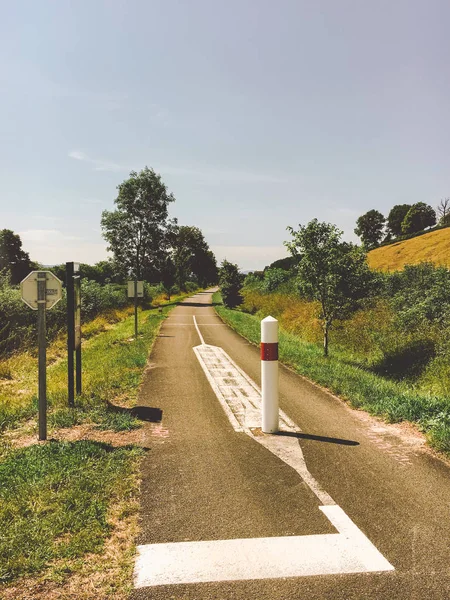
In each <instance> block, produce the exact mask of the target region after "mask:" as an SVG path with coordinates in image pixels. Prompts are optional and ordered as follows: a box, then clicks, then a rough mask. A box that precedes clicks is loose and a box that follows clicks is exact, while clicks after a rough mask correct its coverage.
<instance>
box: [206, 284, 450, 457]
mask: <svg viewBox="0 0 450 600" xmlns="http://www.w3.org/2000/svg"><path fill="white" fill-rule="evenodd" d="M213 302H214V303H216V306H215V309H216V311H217V314H218V315H219V316H220V317H221V318H222V319H223V321H225V323H227V324H228V325H229V326H230V327H232V329H234V330H235V331H236V332H237V333H239V334H240V335H242V336H243V337H245V338H246V339H247V340H248V341H250V342H252V343H253V344H259V342H260V319H259V317H257V316H254V315H250V314H247V313H243V312H241V311H239V310H232V309H228V308H225V307H224V306H223V304H222V301H221V296H220V293H219V292H217V293H216V294H214V296H213ZM279 342H280V345H279V357H280V361H281V362H283V363H284V364H286V365H288V366H290V367H291V368H292V369H293V370H295V371H296V372H297V373H299V374H300V375H303V376H305V377H308V378H309V379H311V380H312V381H315V382H316V383H318V384H320V385H322V386H323V387H326V388H328V389H329V390H330V391H332V392H333V393H335V394H336V395H338V396H339V397H340V398H342V399H344V400H346V401H347V402H349V404H350V405H351V406H353V407H354V408H360V409H363V410H366V411H367V412H369V413H371V414H373V415H378V416H381V417H383V418H384V419H386V420H387V421H389V422H391V423H396V422H400V421H411V422H414V423H417V424H418V425H419V427H420V428H421V429H422V431H424V432H425V433H426V435H427V438H428V441H429V443H430V445H431V446H432V447H434V448H435V449H436V450H439V451H442V452H446V453H447V454H450V400H449V399H447V398H440V397H436V396H432V395H425V394H423V393H420V392H417V391H416V390H414V388H412V387H411V386H408V385H407V384H405V383H401V382H400V383H397V382H394V381H389V380H387V379H384V378H383V377H381V376H378V375H375V374H373V373H370V372H368V371H366V370H364V369H361V368H358V367H357V366H354V365H351V364H348V362H346V361H344V360H343V359H342V358H340V357H339V355H337V354H336V355H331V356H330V357H329V358H325V357H324V356H323V352H322V349H321V348H319V347H318V346H316V345H315V344H311V343H307V342H304V341H302V340H301V339H300V338H299V337H297V336H295V335H293V334H291V333H287V332H285V331H283V329H281V328H280V333H279Z"/></svg>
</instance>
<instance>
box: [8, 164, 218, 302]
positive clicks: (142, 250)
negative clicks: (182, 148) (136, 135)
mask: <svg viewBox="0 0 450 600" xmlns="http://www.w3.org/2000/svg"><path fill="white" fill-rule="evenodd" d="M117 189H118V195H117V197H116V199H115V201H114V202H115V206H116V208H115V210H112V211H108V210H105V211H103V213H102V218H101V228H102V234H103V237H104V239H105V240H106V241H107V242H108V250H109V251H111V252H112V254H113V257H112V258H111V259H109V260H105V261H100V262H98V263H97V264H95V265H88V264H81V266H80V273H81V276H82V277H84V278H86V279H90V280H92V281H96V282H97V283H100V284H109V283H117V284H119V283H120V284H123V283H125V281H127V279H135V278H136V279H138V280H145V281H147V282H149V283H154V284H161V285H162V286H163V288H164V290H165V292H166V293H167V294H168V296H169V298H170V295H171V293H172V292H173V291H174V289H175V288H177V289H178V290H181V291H184V290H185V289H186V284H187V282H189V281H193V282H195V283H197V284H198V286H200V287H205V286H207V285H208V284H215V283H217V279H218V268H217V264H216V259H215V256H214V254H213V252H212V251H211V250H210V248H209V246H208V244H207V242H206V240H205V238H204V236H203V233H202V231H201V230H200V229H199V228H198V227H195V226H189V225H180V224H179V223H178V222H177V220H176V219H171V218H169V212H168V207H169V204H171V203H172V202H174V201H175V198H174V196H173V194H171V193H169V192H168V190H167V187H166V185H165V184H164V182H163V181H162V179H161V176H160V175H159V174H157V173H155V171H154V170H153V169H149V168H148V167H145V168H144V169H143V170H142V171H140V172H139V173H138V172H135V171H132V172H131V173H130V176H129V178H128V179H126V180H124V181H123V182H122V183H121V184H119V185H118V186H117ZM75 258H76V257H75ZM39 268H40V265H39V263H37V262H34V261H32V260H30V257H29V255H28V253H27V252H25V251H24V250H23V249H22V241H21V239H20V236H19V235H18V234H16V233H14V232H13V231H12V230H10V229H3V230H1V231H0V274H2V276H3V277H5V276H6V277H8V278H9V280H10V283H11V284H12V285H17V284H18V283H19V282H20V281H21V280H22V279H23V278H24V277H25V276H26V275H27V274H28V273H29V272H30V271H32V270H36V269H39ZM53 271H54V272H55V274H56V275H57V276H59V277H60V279H64V275H65V265H55V267H54V268H53Z"/></svg>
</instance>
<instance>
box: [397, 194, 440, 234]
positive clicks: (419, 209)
mask: <svg viewBox="0 0 450 600" xmlns="http://www.w3.org/2000/svg"><path fill="white" fill-rule="evenodd" d="M433 225H436V213H435V212H434V210H433V208H432V207H431V206H429V205H428V204H425V202H417V203H416V204H413V205H412V206H411V208H410V209H409V210H408V212H407V213H406V215H405V218H404V219H403V222H402V232H403V233H405V234H408V233H418V232H419V231H422V230H423V229H426V228H427V227H432V226H433Z"/></svg>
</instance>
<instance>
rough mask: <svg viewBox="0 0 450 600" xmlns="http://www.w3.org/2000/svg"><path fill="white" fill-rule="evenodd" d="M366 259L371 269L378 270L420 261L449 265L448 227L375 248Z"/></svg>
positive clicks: (392, 269)
mask: <svg viewBox="0 0 450 600" xmlns="http://www.w3.org/2000/svg"><path fill="white" fill-rule="evenodd" d="M367 259H368V262H369V265H370V267H371V268H372V269H377V270H380V271H398V270H400V269H403V267H404V266H405V265H415V264H418V263H421V262H433V263H435V264H437V265H446V266H447V267H450V228H446V229H439V230H438V231H432V232H430V233H425V234H424V235H421V236H418V237H415V238H412V239H410V240H405V241H403V242H396V243H394V244H390V245H389V246H383V247H381V248H376V250H372V251H371V252H369V254H368V256H367Z"/></svg>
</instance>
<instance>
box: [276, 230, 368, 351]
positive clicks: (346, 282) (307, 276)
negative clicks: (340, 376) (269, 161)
mask: <svg viewBox="0 0 450 600" xmlns="http://www.w3.org/2000/svg"><path fill="white" fill-rule="evenodd" d="M288 231H289V232H290V233H291V235H292V236H293V241H291V242H285V245H286V246H287V248H288V249H289V251H290V252H291V254H292V255H293V256H294V257H295V258H296V259H297V263H298V287H299V291H300V293H301V294H302V295H303V296H304V297H305V298H306V299H308V300H316V301H318V302H319V303H320V307H321V311H320V315H319V319H320V320H321V322H322V328H323V352H324V355H325V356H328V337H329V330H330V328H331V326H332V324H333V321H334V320H335V319H345V318H348V317H349V316H350V314H351V313H352V312H353V311H355V310H356V309H357V308H359V307H360V306H361V301H362V300H363V299H364V298H366V297H367V296H368V295H369V294H370V292H371V290H372V282H373V275H372V273H371V271H370V269H369V267H368V265H367V260H366V253H365V252H364V250H363V249H362V248H358V246H355V245H354V244H350V243H347V242H341V236H342V231H340V230H339V229H337V227H336V226H335V225H331V224H330V223H319V221H318V220H317V219H314V220H313V221H311V222H310V223H308V225H306V226H300V227H299V230H298V231H294V229H293V228H292V227H288Z"/></svg>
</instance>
